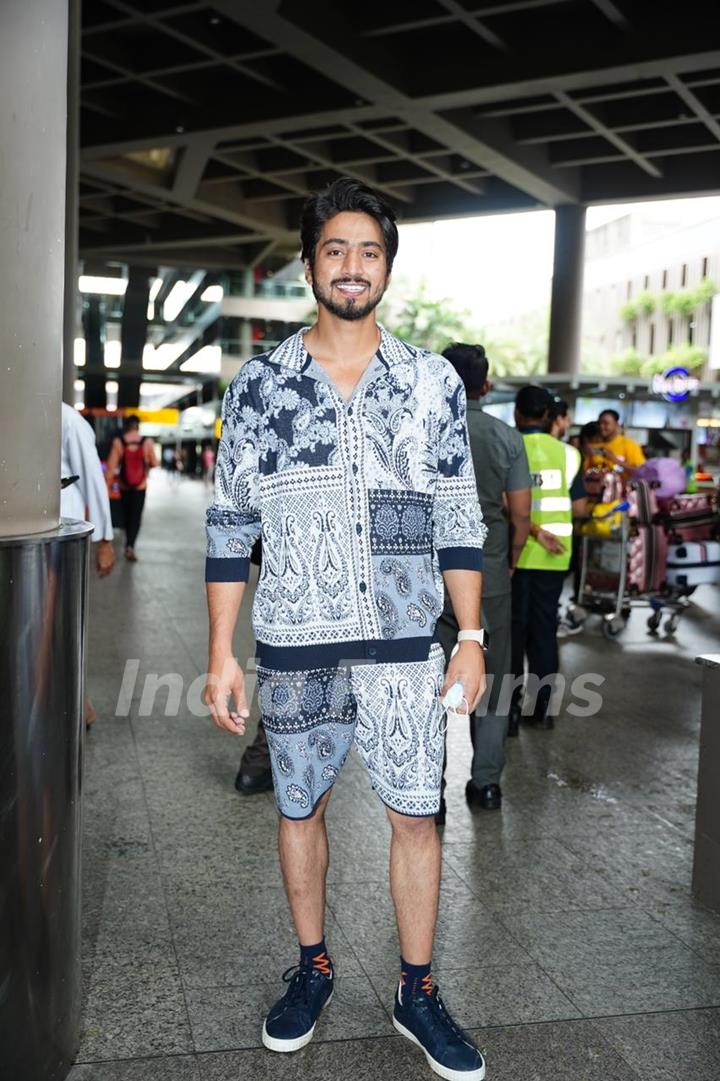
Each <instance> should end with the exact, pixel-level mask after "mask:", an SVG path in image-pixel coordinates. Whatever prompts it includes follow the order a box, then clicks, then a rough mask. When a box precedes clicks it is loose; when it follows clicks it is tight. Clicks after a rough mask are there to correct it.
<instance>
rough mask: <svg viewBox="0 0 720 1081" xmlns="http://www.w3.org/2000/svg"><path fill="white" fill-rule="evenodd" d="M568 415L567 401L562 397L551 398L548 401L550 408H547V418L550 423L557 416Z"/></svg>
mask: <svg viewBox="0 0 720 1081" xmlns="http://www.w3.org/2000/svg"><path fill="white" fill-rule="evenodd" d="M567 415H568V403H567V402H566V401H565V400H564V399H563V398H557V397H555V398H553V400H552V401H551V402H550V408H549V409H548V420H549V421H550V423H551V424H552V422H553V421H554V420H557V419H558V417H566V416H567Z"/></svg>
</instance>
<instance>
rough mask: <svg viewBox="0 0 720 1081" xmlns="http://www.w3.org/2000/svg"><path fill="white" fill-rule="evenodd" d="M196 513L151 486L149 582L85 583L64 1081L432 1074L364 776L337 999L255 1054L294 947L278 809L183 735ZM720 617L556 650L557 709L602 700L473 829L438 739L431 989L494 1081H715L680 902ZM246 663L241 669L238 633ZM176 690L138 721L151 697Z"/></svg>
mask: <svg viewBox="0 0 720 1081" xmlns="http://www.w3.org/2000/svg"><path fill="white" fill-rule="evenodd" d="M206 498H207V494H206V492H205V491H204V490H203V489H202V487H201V486H200V484H193V483H192V482H190V481H184V482H183V483H181V484H180V485H179V486H178V487H177V488H174V489H171V488H170V487H169V485H168V484H167V483H166V481H165V480H164V478H162V477H153V484H152V488H151V491H150V494H149V497H148V509H147V513H146V521H145V526H144V528H143V532H142V534H141V538H140V542H139V545H138V552H139V555H140V562H139V563H138V564H137V565H136V566H129V565H127V564H125V563H122V564H120V565H118V567H117V569H116V571H115V572H114V573H113V575H112V576H111V577H110V578H109V579H107V580H104V581H94V582H93V585H92V610H91V619H90V648H89V660H88V684H89V688H90V691H91V695H92V698H93V701H94V703H95V706H96V708H97V710H98V713H99V715H100V720H99V721H98V723H97V725H96V726H95V728H94V730H93V731H92V733H91V734H90V735H89V737H88V740H87V747H86V760H85V854H84V879H85V909H84V928H85V950H84V978H85V1008H84V1017H83V1029H82V1043H81V1047H80V1052H79V1055H78V1064H77V1065H76V1066H75V1067H74V1068H73V1070H72V1072H71V1075H70V1078H71V1081H145V1079H153V1081H275V1079H280V1078H283V1079H286V1078H287V1077H298V1078H302V1079H303V1081H332V1079H339V1081H343V1079H348V1081H349V1079H353V1081H364V1079H366V1078H367V1079H373V1081H385V1079H387V1081H390V1079H392V1081H394V1079H395V1078H396V1077H399V1076H405V1077H409V1076H412V1077H424V1076H430V1075H429V1073H428V1071H427V1068H426V1067H425V1065H424V1060H423V1059H422V1058H421V1056H420V1054H419V1052H418V1051H417V1049H415V1048H413V1047H411V1046H410V1045H408V1044H407V1043H406V1042H405V1041H404V1040H402V1039H401V1038H400V1037H398V1036H397V1035H396V1034H395V1032H394V1030H393V1028H392V1027H391V1024H390V1020H389V1013H388V1010H389V1007H390V1005H391V1000H392V991H393V984H394V980H395V977H396V962H397V957H398V946H397V940H396V935H395V930H394V926H393V918H392V907H391V904H390V901H389V898H388V875H387V842H388V827H387V824H386V821H385V815H384V813H383V810H382V808H381V807H380V806H379V804H378V803H377V801H376V800H375V797H374V796H373V794H372V793H371V791H370V787H369V783H368V781H367V778H366V777H365V774H364V771H363V767H362V766H361V764H360V762H359V760H358V759H357V758H356V757H353V756H351V759H350V761H349V762H348V765H347V767H346V770H345V771H344V773H343V776H342V778H341V780H340V781H339V782H338V785H337V789H336V791H335V793H334V795H333V798H332V800H331V803H330V811H329V830H330V834H331V844H332V855H331V867H330V874H329V889H328V901H329V914H328V941H329V943H330V946H331V949H332V953H333V957H334V960H335V964H336V969H337V972H338V987H337V992H336V996H335V998H334V1000H333V1003H332V1006H331V1007H330V1008H329V1009H328V1011H327V1012H326V1014H324V1015H323V1017H322V1019H321V1021H320V1022H319V1023H318V1028H317V1034H316V1037H315V1039H314V1041H313V1043H312V1044H310V1045H309V1046H308V1047H307V1048H306V1049H305V1050H303V1051H301V1052H299V1053H298V1054H297V1055H296V1056H293V1057H292V1058H291V1059H290V1060H289V1061H288V1059H287V1058H286V1057H285V1056H275V1055H272V1054H271V1053H270V1052H268V1051H265V1050H264V1049H263V1048H262V1047H261V1043H260V1028H261V1019H262V1016H263V1013H264V1011H265V1010H266V1009H267V1007H268V1006H269V1005H270V1004H271V1003H272V1001H273V1000H274V999H275V997H276V996H277V994H278V992H279V988H280V986H281V984H280V980H279V977H280V974H281V972H282V971H283V970H284V969H285V968H286V967H288V966H289V965H291V964H292V963H294V960H295V952H296V946H295V939H294V935H293V931H292V927H291V924H290V919H289V916H288V913H287V909H286V905H285V900H284V895H283V891H282V884H281V879H280V874H279V871H278V866H277V859H276V853H275V821H276V818H275V811H274V808H273V802H272V798H271V796H269V795H262V796H256V797H254V798H252V799H247V798H242V797H240V796H238V795H237V794H236V792H235V791H234V789H233V779H234V775H235V771H236V767H237V761H238V759H239V755H240V752H241V748H242V746H243V744H244V740H243V739H240V738H233V737H232V736H229V735H225V734H222V733H220V732H218V731H217V730H216V729H215V728H213V727H212V725H211V724H210V723H209V722H208V721H207V720H204V719H201V718H198V717H196V716H194V715H193V711H192V702H193V696H194V699H195V700H197V696H198V691H199V685H198V682H197V677H198V676H199V675H200V673H201V672H202V670H203V667H204V664H205V659H206V657H205V650H206V615H205V598H204V590H203V584H202V570H203V557H204V553H203V508H204V503H205V501H206ZM717 600H718V594H717V592H713V591H712V590H710V589H706V590H699V591H698V593H697V594H696V597H695V598H694V601H695V603H694V604H693V607H692V609H691V611H690V612H689V613H688V614H687V615H686V617H685V618H684V619H683V621H682V623H681V625H680V627H679V629H678V631H677V635H676V638H675V639H672V640H667V639H663V638H660V639H655V640H653V639H651V638H650V637H649V636H648V634H647V632H646V628H645V616H646V613H643V612H642V611H637V612H635V613H634V614H633V616H632V619H631V621H630V624H629V626H628V628H627V630H626V632H625V634H624V635H623V636H622V637H621V638H620V639H619V640H618V641H617V642H606V641H605V640H604V639H603V638H602V637H601V635H600V633H599V629H598V628H597V626H592V627H591V628H590V629H589V630H588V631H587V632H586V633H585V634H584V635H582V636H579V637H577V638H573V639H571V640H569V641H567V642H565V643H564V644H563V646H562V658H563V666H564V671H565V673H566V675H567V677H568V685H570V684H571V682H572V680H573V679H574V678H575V677H576V676H578V675H579V674H581V673H584V672H594V673H598V674H599V675H600V676H602V677H605V682H604V683H603V684H602V686H601V688H600V690H601V693H602V695H603V698H604V703H603V708H602V710H601V712H600V713H599V714H598V715H597V716H595V717H592V718H577V717H572V716H569V715H565V716H563V718H562V719H561V720H560V721H559V723H558V725H557V727H556V729H555V731H554V732H550V733H546V732H533V731H524V732H522V733H521V736H520V738H519V740H517V741H511V742H510V743H509V745H508V752H509V754H508V767H507V770H506V774H505V778H504V782H503V788H504V792H505V805H504V809H503V811H502V813H500V814H487V815H486V816H484V815H479V816H476V817H473V816H471V815H470V813H469V812H468V810H467V807H466V806H465V803H464V799H463V788H464V782H465V775H466V770H467V762H468V753H469V740H468V738H467V735H466V733H465V732H464V731H454V732H453V733H452V737H451V740H450V747H449V755H450V762H451V775H450V786H449V790H448V824H447V826H446V828H445V830H444V837H443V845H444V878H443V901H442V911H441V916H440V921H439V926H438V937H437V949H436V956H435V971H436V974H437V976H438V979H439V982H440V984H441V987H442V990H443V994H444V996H445V998H446V1001H447V1002H448V1004H449V1005H450V1006H451V1007H452V1009H453V1011H454V1013H455V1014H456V1016H457V1018H458V1020H459V1021H460V1022H461V1023H462V1024H463V1025H465V1026H466V1027H468V1028H469V1029H470V1030H471V1031H472V1032H473V1034H474V1036H475V1037H476V1038H477V1040H478V1041H479V1043H480V1044H481V1046H482V1047H484V1048H485V1049H486V1052H487V1058H488V1078H489V1079H491V1081H675V1078H676V1077H681V1078H683V1079H684V1081H717V1079H718V1077H720V918H718V917H715V916H713V915H711V914H709V913H707V912H705V911H703V910H701V909H699V908H697V907H696V906H694V905H693V903H692V901H691V898H690V890H689V884H690V875H691V865H692V830H693V813H694V796H695V792H694V789H695V773H696V768H697V731H698V716H699V701H700V681H701V675H702V673H701V671H700V669H699V668H698V667H697V666H696V665H695V664H693V658H694V656H695V655H696V654H697V653H699V652H703V651H708V650H709V649H711V648H713V649H715V650H717V648H718V638H719V637H720V615H719V613H718V604H717ZM237 649H238V655H239V656H240V657H241V658H242V659H243V660H244V659H245V658H247V657H248V656H249V655H250V653H251V652H252V641H251V638H250V635H249V633H248V621H247V617H244V618H243V628H242V631H241V633H239V635H238V639H237ZM128 660H136V661H137V662H139V663H138V664H137V665H136V666H135V667H136V668H137V678H136V679H135V681H134V682H133V680H132V679H131V678H130V677H129V675H128V673H127V672H125V663H126V661H128ZM124 672H125V683H124V685H123V693H122V696H121V697H124V699H125V700H126V702H127V705H126V707H125V708H124V709H122V710H121V712H122V713H123V714H124V715H122V716H116V706H117V702H118V698H119V696H120V695H121V684H122V683H123V674H124ZM129 672H130V674H132V666H130V669H129ZM169 673H173V674H174V675H172V676H171V678H170V679H169V680H167V679H166V681H165V689H162V690H160V691H159V692H158V694H157V696H156V699H155V703H154V705H153V703H152V686H151V683H152V679H153V677H154V676H167V675H168V674H169ZM147 677H150V680H149V681H148V678H147ZM194 681H195V682H194ZM168 684H170V691H169V692H168ZM188 694H189V701H190V705H188ZM143 695H144V697H145V700H144V701H143ZM173 695H175V696H176V697H177V696H178V695H179V697H180V705H179V708H178V706H177V704H176V703H174V702H173V701H172V698H173ZM166 700H167V705H166Z"/></svg>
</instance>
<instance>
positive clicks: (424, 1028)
mask: <svg viewBox="0 0 720 1081" xmlns="http://www.w3.org/2000/svg"><path fill="white" fill-rule="evenodd" d="M393 1025H394V1026H395V1028H396V1029H397V1030H398V1032H399V1033H400V1034H401V1035H402V1036H407V1038H408V1040H412V1042H413V1043H416V1044H417V1045H418V1047H420V1048H422V1050H423V1051H424V1052H425V1058H426V1059H427V1060H428V1063H429V1065H430V1069H431V1070H433V1072H434V1073H436V1074H438V1076H439V1077H444V1078H445V1079H446V1081H482V1079H483V1078H484V1077H485V1060H484V1058H483V1057H482V1055H481V1054H480V1052H479V1051H478V1049H477V1047H476V1046H475V1044H474V1043H473V1042H472V1040H471V1039H470V1037H469V1036H467V1035H466V1034H465V1033H464V1032H463V1030H462V1029H461V1028H459V1027H458V1026H457V1025H456V1024H455V1022H454V1021H453V1019H452V1017H451V1016H450V1014H449V1013H448V1012H447V1010H446V1009H445V1005H444V1003H443V1000H442V999H441V998H440V995H439V994H438V989H437V987H433V985H432V982H431V980H430V979H429V978H428V980H427V981H423V984H421V985H420V987H419V988H415V987H414V988H412V989H411V988H410V987H409V985H407V984H406V985H405V986H404V987H403V984H402V981H401V982H400V986H399V987H398V990H397V995H396V996H395V1009H394V1010H393Z"/></svg>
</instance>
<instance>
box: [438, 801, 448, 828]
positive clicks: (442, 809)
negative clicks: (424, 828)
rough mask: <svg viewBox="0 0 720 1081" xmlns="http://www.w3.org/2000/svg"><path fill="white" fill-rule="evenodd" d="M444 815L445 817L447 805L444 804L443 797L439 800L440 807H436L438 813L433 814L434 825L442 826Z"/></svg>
mask: <svg viewBox="0 0 720 1081" xmlns="http://www.w3.org/2000/svg"><path fill="white" fill-rule="evenodd" d="M446 817H447V806H446V805H445V799H444V797H443V798H441V800H440V807H439V809H438V813H437V814H436V815H435V825H436V826H444V825H445V819H446Z"/></svg>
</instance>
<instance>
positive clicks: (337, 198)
mask: <svg viewBox="0 0 720 1081" xmlns="http://www.w3.org/2000/svg"><path fill="white" fill-rule="evenodd" d="M346 210H352V211H355V212H357V213H360V214H368V215H369V216H370V217H371V218H374V219H375V221H376V222H377V223H378V225H379V226H380V229H381V232H382V235H383V239H384V241H385V260H386V262H387V272H388V274H389V273H390V271H391V270H392V265H393V263H394V261H395V256H396V255H397V250H398V242H399V238H398V229H397V223H396V219H395V211H394V210H393V208H392V207H391V206H390V204H389V203H387V202H385V200H384V199H383V197H382V196H381V195H379V194H378V193H377V192H376V191H373V189H372V188H369V187H368V186H367V185H366V184H361V183H360V181H359V180H353V178H352V177H350V176H341V177H340V178H339V179H338V180H335V181H333V183H332V184H330V185H329V187H327V188H324V189H323V191H317V192H314V194H313V195H311V196H310V197H309V198H308V199H307V201H306V203H305V206H304V207H303V212H302V219H301V222H300V240H301V242H302V252H301V258H302V259H307V261H308V262H309V263H310V266H311V267H312V265H313V262H314V261H315V248H316V247H317V242H318V240H319V238H320V231H321V229H322V227H323V225H324V224H325V222H326V221H329V220H330V218H334V217H335V215H336V214H342V213H343V211H346Z"/></svg>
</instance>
